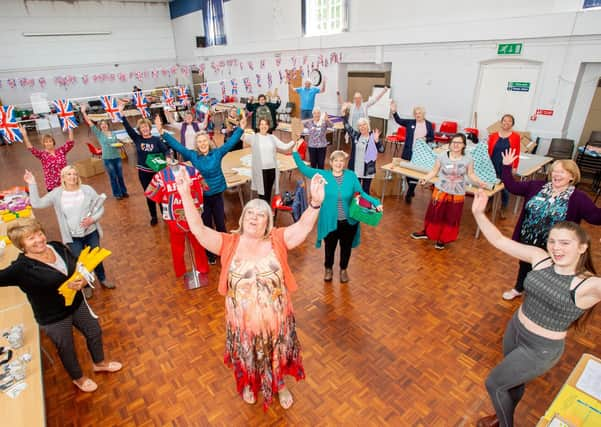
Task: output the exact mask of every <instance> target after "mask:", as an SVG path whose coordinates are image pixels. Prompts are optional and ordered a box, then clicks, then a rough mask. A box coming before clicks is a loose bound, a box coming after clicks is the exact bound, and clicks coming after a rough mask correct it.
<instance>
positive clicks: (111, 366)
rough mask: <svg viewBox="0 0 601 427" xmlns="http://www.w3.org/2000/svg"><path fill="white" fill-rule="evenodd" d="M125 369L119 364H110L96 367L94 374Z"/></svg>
mask: <svg viewBox="0 0 601 427" xmlns="http://www.w3.org/2000/svg"><path fill="white" fill-rule="evenodd" d="M121 368H123V365H122V364H121V363H119V362H109V363H108V365H105V366H98V365H94V368H93V369H94V372H117V371H120V370H121Z"/></svg>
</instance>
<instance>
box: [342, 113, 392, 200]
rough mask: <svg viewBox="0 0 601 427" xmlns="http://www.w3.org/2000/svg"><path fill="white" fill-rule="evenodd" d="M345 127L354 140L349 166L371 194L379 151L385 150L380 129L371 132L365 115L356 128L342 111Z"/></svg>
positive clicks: (364, 189) (365, 189) (362, 185)
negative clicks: (356, 128)
mask: <svg viewBox="0 0 601 427" xmlns="http://www.w3.org/2000/svg"><path fill="white" fill-rule="evenodd" d="M342 116H343V120H344V128H345V129H346V133H347V134H348V135H349V137H350V138H351V141H352V147H351V156H350V159H349V161H348V168H349V169H350V170H352V171H354V172H355V174H356V175H357V178H359V182H361V187H362V188H363V191H365V192H366V193H367V194H369V187H371V181H372V179H373V178H374V176H376V159H377V158H378V152H380V153H382V152H384V144H382V142H381V141H380V130H379V129H374V131H373V132H371V129H370V127H369V119H366V118H364V117H362V118H360V119H359V120H358V121H357V126H358V128H359V130H355V129H353V128H352V127H351V125H350V124H349V122H348V115H346V114H345V111H343V112H342Z"/></svg>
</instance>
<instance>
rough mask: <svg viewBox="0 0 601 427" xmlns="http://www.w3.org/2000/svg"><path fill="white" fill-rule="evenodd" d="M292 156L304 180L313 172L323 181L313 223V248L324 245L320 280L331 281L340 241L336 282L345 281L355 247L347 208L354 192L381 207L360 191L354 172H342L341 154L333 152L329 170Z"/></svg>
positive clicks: (355, 231) (356, 230)
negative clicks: (338, 274) (323, 188)
mask: <svg viewBox="0 0 601 427" xmlns="http://www.w3.org/2000/svg"><path fill="white" fill-rule="evenodd" d="M296 148H297V147H295V149H294V152H293V153H292V157H293V158H294V162H295V163H296V166H297V167H298V170H299V171H300V172H301V173H302V174H303V175H305V176H306V177H307V178H312V177H313V175H315V174H316V173H319V174H321V175H322V176H323V177H324V179H325V180H326V185H325V197H324V199H323V202H322V205H321V209H320V211H319V219H318V220H317V242H316V243H315V247H317V248H319V247H321V241H322V240H323V241H324V242H325V261H324V267H325V274H324V280H325V281H326V282H329V281H331V280H332V276H333V271H332V267H333V266H334V253H335V252H336V246H337V245H338V242H340V282H341V283H346V282H348V281H349V277H348V273H347V271H346V269H347V267H348V263H349V260H350V258H351V250H352V248H355V247H357V246H358V245H359V241H360V232H359V223H358V222H357V221H355V220H354V219H352V218H351V217H350V216H349V205H350V203H351V199H352V198H353V196H354V195H355V194H356V193H360V194H361V196H362V197H363V198H364V199H366V200H368V201H369V202H370V203H371V204H372V205H373V206H376V208H377V209H378V210H379V211H381V210H382V205H381V204H380V201H379V200H378V199H375V198H373V197H371V196H370V195H369V194H366V193H365V192H364V191H363V189H362V188H361V183H360V182H359V179H357V175H355V172H353V171H351V170H349V169H345V166H346V158H347V154H346V153H345V152H344V151H334V152H333V153H332V154H331V155H330V167H331V170H322V169H314V168H310V167H309V166H307V165H306V164H305V163H304V162H303V161H302V160H301V158H300V156H299V155H298V153H297V152H296Z"/></svg>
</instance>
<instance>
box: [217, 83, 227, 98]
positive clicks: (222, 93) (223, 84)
mask: <svg viewBox="0 0 601 427" xmlns="http://www.w3.org/2000/svg"><path fill="white" fill-rule="evenodd" d="M219 86H221V99H222V100H223V101H224V102H225V97H226V90H225V80H221V81H220V82H219Z"/></svg>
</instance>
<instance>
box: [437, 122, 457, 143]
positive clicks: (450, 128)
mask: <svg viewBox="0 0 601 427" xmlns="http://www.w3.org/2000/svg"><path fill="white" fill-rule="evenodd" d="M455 133H457V122H448V121H444V122H442V123H441V124H440V130H439V131H438V132H436V133H435V134H434V141H435V142H436V143H437V144H448V143H449V141H450V140H451V136H452V135H453V134H455Z"/></svg>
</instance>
